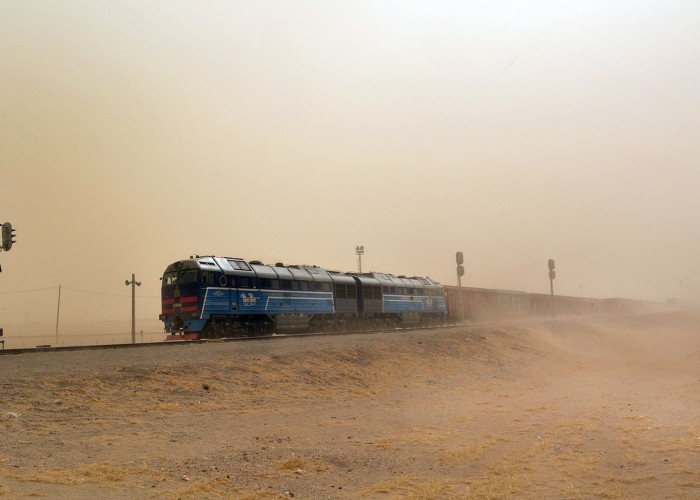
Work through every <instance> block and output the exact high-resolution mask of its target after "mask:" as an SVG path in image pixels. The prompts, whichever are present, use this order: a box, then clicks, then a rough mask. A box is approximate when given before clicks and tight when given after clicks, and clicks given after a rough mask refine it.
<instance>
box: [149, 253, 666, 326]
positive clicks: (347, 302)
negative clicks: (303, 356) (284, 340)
mask: <svg viewBox="0 0 700 500" xmlns="http://www.w3.org/2000/svg"><path fill="white" fill-rule="evenodd" d="M161 279H162V286H161V299H162V312H161V314H160V320H161V321H163V324H164V328H165V334H166V340H199V339H216V338H228V337H242V336H259V335H267V334H271V333H273V332H274V333H299V332H318V333H320V332H335V331H358V330H359V331H363V330H378V329H387V328H405V327H410V326H437V325H444V324H446V323H458V322H463V321H469V322H485V321H499V320H508V319H518V318H526V317H566V316H582V315H586V316H593V315H614V314H631V313H641V312H653V311H658V310H661V309H662V307H663V306H662V305H661V304H657V303H653V302H647V301H638V300H631V299H622V298H610V299H595V298H585V297H570V296H563V295H550V294H540V293H528V292H519V291H512V290H495V289H485V288H474V287H456V286H450V285H445V286H443V285H441V284H440V283H438V282H436V281H434V280H432V279H431V278H429V277H425V278H424V277H418V276H412V277H407V276H403V275H400V276H394V275H393V274H389V273H379V272H369V273H352V272H340V271H334V270H327V269H324V268H321V267H318V266H310V265H284V264H283V263H281V262H278V263H276V264H274V265H265V264H263V263H262V262H261V261H257V260H250V261H247V260H244V259H241V258H232V257H216V256H198V255H194V256H191V257H190V258H189V259H184V260H180V261H177V262H175V263H173V264H170V265H169V266H168V267H167V268H166V270H165V272H164V273H163V276H162V278H161Z"/></svg>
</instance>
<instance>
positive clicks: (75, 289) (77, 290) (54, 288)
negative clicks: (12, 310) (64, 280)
mask: <svg viewBox="0 0 700 500" xmlns="http://www.w3.org/2000/svg"><path fill="white" fill-rule="evenodd" d="M62 289H63V290H70V291H71V292H78V293H87V294H90V295H107V296H110V297H131V295H125V294H122V293H107V292H96V291H94V290H80V289H78V288H69V287H66V286H64V287H62ZM46 290H58V287H57V286H53V287H50V288H35V289H32V290H15V291H11V292H0V295H7V294H11V293H31V292H43V291H46ZM139 297H140V298H144V299H160V297H156V296H154V295H140V296H139Z"/></svg>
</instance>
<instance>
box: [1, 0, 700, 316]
mask: <svg viewBox="0 0 700 500" xmlns="http://www.w3.org/2000/svg"><path fill="white" fill-rule="evenodd" d="M0 68H1V71H0V169H1V170H0V185H1V186H2V191H1V192H0V196H1V198H0V222H3V221H11V222H12V223H13V225H14V226H15V227H16V228H17V243H16V245H15V246H14V247H13V248H12V250H11V251H10V252H7V253H4V252H3V253H0V264H1V265H2V267H3V272H2V274H0V326H2V324H3V323H16V322H26V321H28V320H32V321H34V320H36V321H52V318H53V320H55V302H56V297H55V295H56V294H55V291H45V292H33V293H24V294H8V293H5V292H10V291H19V290H27V289H35V288H45V287H48V288H51V287H56V286H58V284H59V283H60V284H62V285H63V286H64V287H72V288H75V289H81V290H87V291H98V292H103V293H110V294H116V295H124V296H125V297H121V298H120V297H112V296H98V295H94V294H80V293H77V292H73V294H72V295H71V292H66V295H65V297H64V299H63V300H65V301H66V302H65V307H66V312H65V314H66V318H67V320H68V319H73V320H76V321H77V320H80V321H88V322H89V321H94V320H98V319H124V320H125V324H126V325H128V324H129V323H128V320H129V318H130V314H131V310H130V304H129V301H130V299H129V298H128V295H129V293H130V292H129V289H127V288H126V287H125V286H124V280H125V279H127V278H130V277H131V273H132V272H133V273H136V275H137V279H140V280H141V281H143V283H144V285H143V286H142V287H141V288H140V289H139V290H138V294H139V295H141V296H142V297H143V298H142V299H141V300H140V301H139V306H138V307H139V311H138V316H139V317H143V318H146V317H148V318H153V317H157V315H158V313H159V307H160V306H159V300H158V295H159V287H160V282H159V280H158V278H159V276H160V275H161V273H162V271H163V270H164V268H165V267H166V266H167V265H168V264H169V263H171V262H173V261H175V260H178V259H181V258H186V257H188V256H189V255H191V254H193V253H198V254H202V255H203V254H216V255H228V256H237V257H243V258H246V259H260V260H264V261H267V262H277V261H283V262H285V263H289V264H294V263H297V264H302V263H306V264H316V265H319V266H324V267H328V268H334V269H341V270H355V269H356V267H357V262H356V257H355V253H354V249H355V246H356V245H360V244H361V245H364V246H365V250H366V254H365V257H364V260H363V268H364V270H375V271H382V272H389V273H394V274H409V275H414V274H417V275H428V276H430V277H432V278H434V279H437V280H439V281H441V282H443V283H446V284H455V283H456V276H455V271H454V267H455V263H454V253H455V252H456V251H457V250H462V251H464V255H465V261H466V262H465V265H466V270H467V276H466V280H465V284H467V285H472V286H478V287H486V288H502V289H514V290H523V291H530V292H548V290H549V282H548V278H547V267H546V262H547V259H548V258H555V259H556V261H557V272H558V277H557V280H556V282H555V291H556V292H557V293H561V294H568V295H579V294H580V293H581V292H582V293H583V295H587V296H594V297H612V296H623V297H631V298H642V299H652V300H665V299H666V298H668V297H678V296H679V294H680V287H679V283H678V282H677V281H674V280H677V279H684V278H686V277H693V276H698V275H700V269H699V266H698V255H700V236H699V234H698V227H699V226H700V224H698V222H699V221H698V214H699V213H700V212H699V208H700V201H698V194H697V192H698V187H699V186H700V162H699V161H698V160H699V159H700V141H698V137H699V135H700V134H699V133H700V115H699V113H698V110H699V109H700V3H698V2H695V1H685V2H683V1H615V2H610V1H587V2H559V1H500V2H499V1H478V2H462V1H460V2H457V1H454V2H448V1H442V2H440V1H437V2H436V1H430V2H428V1H423V2H419V1H380V2H375V1H346V2H343V1H333V2H327V1H320V0H319V1H295V2H291V1H290V2H282V1H255V2H233V1H225V2H223V1H222V2H174V1H169V2H143V1H134V2H106V1H61V2H53V1H43V2H38V1H19V0H17V1H8V0H4V1H2V2H0ZM697 281H698V284H697V285H695V287H693V286H690V287H689V290H690V293H691V294H692V293H693V289H694V288H695V292H697V290H700V279H698V280H697ZM696 296H697V293H696Z"/></svg>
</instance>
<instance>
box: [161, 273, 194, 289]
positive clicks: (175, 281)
mask: <svg viewBox="0 0 700 500" xmlns="http://www.w3.org/2000/svg"><path fill="white" fill-rule="evenodd" d="M196 282H197V270H196V269H186V270H184V271H170V272H167V273H165V274H164V275H163V284H164V285H165V286H172V285H186V284H188V283H196Z"/></svg>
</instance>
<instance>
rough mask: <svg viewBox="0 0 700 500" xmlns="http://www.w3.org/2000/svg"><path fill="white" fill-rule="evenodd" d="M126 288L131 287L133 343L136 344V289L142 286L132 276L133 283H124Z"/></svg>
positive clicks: (133, 275) (134, 276) (127, 281)
mask: <svg viewBox="0 0 700 500" xmlns="http://www.w3.org/2000/svg"><path fill="white" fill-rule="evenodd" d="M124 283H125V284H126V286H129V285H131V343H132V344H135V343H136V287H137V286H141V282H140V281H136V275H135V274H132V275H131V281H129V280H126V281H125V282H124Z"/></svg>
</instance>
